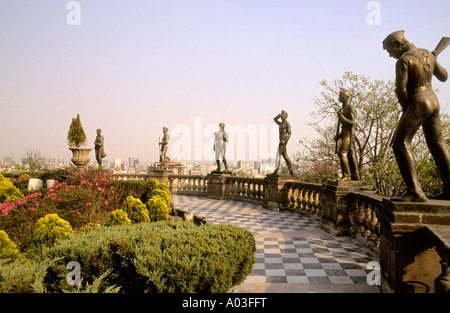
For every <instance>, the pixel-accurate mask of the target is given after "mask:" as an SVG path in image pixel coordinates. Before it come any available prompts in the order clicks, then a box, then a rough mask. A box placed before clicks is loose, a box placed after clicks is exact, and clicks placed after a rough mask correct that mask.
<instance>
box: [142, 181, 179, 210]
mask: <svg viewBox="0 0 450 313" xmlns="http://www.w3.org/2000/svg"><path fill="white" fill-rule="evenodd" d="M144 196H145V197H144V199H143V201H142V202H144V203H145V202H147V201H148V200H149V199H151V198H152V197H154V196H161V197H162V198H164V200H165V201H166V202H167V205H168V206H170V205H171V204H172V197H171V196H170V191H169V188H168V187H167V186H166V185H165V184H163V183H160V182H158V181H157V180H156V179H150V180H149V181H148V183H147V186H146V188H145V194H144Z"/></svg>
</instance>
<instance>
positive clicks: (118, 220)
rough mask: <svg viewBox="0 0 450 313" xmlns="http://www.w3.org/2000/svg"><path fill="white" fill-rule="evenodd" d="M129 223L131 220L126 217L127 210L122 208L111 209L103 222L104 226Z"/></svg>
mask: <svg viewBox="0 0 450 313" xmlns="http://www.w3.org/2000/svg"><path fill="white" fill-rule="evenodd" d="M129 224H131V220H130V219H129V218H128V214H127V212H125V211H124V210H114V211H112V212H111V213H110V214H109V216H108V219H107V220H106V222H105V226H113V225H129Z"/></svg>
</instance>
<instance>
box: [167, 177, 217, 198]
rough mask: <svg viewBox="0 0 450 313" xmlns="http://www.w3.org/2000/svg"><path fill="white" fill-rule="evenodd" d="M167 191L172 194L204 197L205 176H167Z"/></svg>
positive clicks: (205, 191)
mask: <svg viewBox="0 0 450 313" xmlns="http://www.w3.org/2000/svg"><path fill="white" fill-rule="evenodd" d="M168 178H169V186H168V187H169V190H170V192H171V193H174V194H183V195H206V194H207V191H208V189H207V187H208V179H207V176H203V175H169V176H168Z"/></svg>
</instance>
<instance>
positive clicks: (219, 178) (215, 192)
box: [208, 171, 231, 200]
mask: <svg viewBox="0 0 450 313" xmlns="http://www.w3.org/2000/svg"><path fill="white" fill-rule="evenodd" d="M229 176H231V172H230V171H223V172H222V171H212V172H211V173H210V174H209V175H208V198H211V199H217V200H222V199H224V198H225V195H226V188H227V184H226V182H227V177H229Z"/></svg>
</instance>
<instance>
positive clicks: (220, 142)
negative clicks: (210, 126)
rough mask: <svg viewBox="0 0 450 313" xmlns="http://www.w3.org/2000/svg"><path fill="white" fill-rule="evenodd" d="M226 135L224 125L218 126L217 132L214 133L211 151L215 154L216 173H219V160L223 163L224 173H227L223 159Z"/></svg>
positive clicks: (225, 148)
mask: <svg viewBox="0 0 450 313" xmlns="http://www.w3.org/2000/svg"><path fill="white" fill-rule="evenodd" d="M227 142H228V134H227V133H226V132H225V124H224V123H220V124H219V131H218V132H215V133H214V146H213V149H214V151H215V153H216V163H217V169H216V171H217V172H220V159H222V161H223V165H224V167H225V171H228V164H227V159H226V158H225V152H226V150H227V144H226V143H227Z"/></svg>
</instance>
